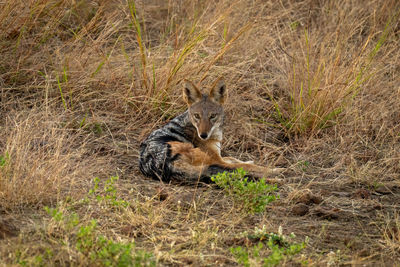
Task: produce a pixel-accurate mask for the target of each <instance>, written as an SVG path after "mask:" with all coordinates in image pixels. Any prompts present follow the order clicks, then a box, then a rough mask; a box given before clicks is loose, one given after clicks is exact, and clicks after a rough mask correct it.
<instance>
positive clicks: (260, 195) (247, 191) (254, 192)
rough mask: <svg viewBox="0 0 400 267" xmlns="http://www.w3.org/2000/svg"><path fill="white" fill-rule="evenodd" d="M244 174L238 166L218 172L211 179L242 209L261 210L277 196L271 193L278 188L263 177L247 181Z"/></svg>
mask: <svg viewBox="0 0 400 267" xmlns="http://www.w3.org/2000/svg"><path fill="white" fill-rule="evenodd" d="M246 174H247V173H246V172H245V171H244V170H243V169H242V168H240V169H237V170H235V171H233V172H223V173H218V174H217V175H214V176H212V177H211V180H212V181H213V182H215V183H216V184H217V185H218V186H219V187H221V188H222V189H224V191H225V193H226V194H227V195H229V196H231V197H232V198H233V200H234V201H235V202H236V203H238V204H240V205H242V207H243V209H245V210H247V211H249V212H250V213H258V212H263V211H264V210H265V208H266V206H267V205H268V204H269V203H271V202H272V201H274V200H276V199H277V198H279V195H275V194H273V192H274V191H276V190H277V189H278V188H277V186H276V185H270V184H267V183H266V182H265V179H264V178H262V179H260V180H258V181H249V178H248V177H246Z"/></svg>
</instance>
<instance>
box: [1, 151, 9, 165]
mask: <svg viewBox="0 0 400 267" xmlns="http://www.w3.org/2000/svg"><path fill="white" fill-rule="evenodd" d="M9 161H10V155H9V154H8V152H7V151H6V152H5V153H4V155H3V156H0V168H2V167H4V166H6V164H7V162H9Z"/></svg>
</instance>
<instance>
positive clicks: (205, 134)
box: [200, 133, 208, 139]
mask: <svg viewBox="0 0 400 267" xmlns="http://www.w3.org/2000/svg"><path fill="white" fill-rule="evenodd" d="M207 136H208V135H207V133H201V134H200V137H201V138H202V139H206V138H207Z"/></svg>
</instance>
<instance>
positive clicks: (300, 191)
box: [0, 0, 400, 266]
mask: <svg viewBox="0 0 400 267" xmlns="http://www.w3.org/2000/svg"><path fill="white" fill-rule="evenodd" d="M399 20H400V5H399V3H398V1H395V0H393V1H383V2H382V1H374V0H372V1H361V0H360V1H312V0H308V1H297V2H296V1H248V0H235V1H225V0H221V1H186V0H180V1H161V0H151V1H133V0H129V1H122V0H115V1H69V0H59V1H52V0H40V1H29V3H26V2H24V1H12V0H5V1H2V2H1V3H0V52H1V55H2V60H1V61H0V113H1V114H2V116H0V258H1V259H2V261H3V262H1V263H0V265H1V264H3V265H18V264H28V265H41V264H45V263H46V264H48V265H57V266H58V265H68V266H69V265H89V264H90V263H91V260H90V255H89V254H90V250H88V251H80V250H79V249H78V248H77V243H79V240H80V239H79V231H80V230H82V229H83V228H84V227H87V226H88V225H90V221H91V220H93V219H95V220H96V221H97V226H96V228H95V230H93V233H92V234H93V235H92V236H90V237H87V238H88V239H90V238H95V237H96V236H99V235H102V236H105V237H106V238H107V239H108V240H112V242H115V243H118V244H127V243H129V242H133V241H134V243H135V249H134V252H132V253H134V254H135V255H141V254H140V253H142V252H143V251H146V252H148V253H151V254H152V255H153V259H154V260H155V261H156V262H157V264H159V265H188V264H193V265H196V266H197V265H232V264H236V263H237V262H236V259H235V257H234V256H233V255H232V253H231V252H230V250H229V249H230V248H231V247H236V246H243V247H251V246H253V245H254V243H252V241H251V240H249V239H247V238H245V237H244V236H245V235H244V234H243V232H247V233H251V232H253V231H254V227H257V228H259V229H261V228H262V227H263V225H264V226H265V229H266V230H267V231H268V232H277V231H278V228H279V226H282V228H283V230H284V233H287V234H288V233H290V232H294V233H295V234H296V236H297V238H296V239H297V241H299V242H300V241H302V240H304V238H305V237H306V236H309V238H310V241H309V243H308V245H307V247H306V249H305V250H304V251H302V255H300V256H299V255H297V256H296V257H294V258H293V259H290V260H289V259H287V260H288V261H285V262H282V264H286V265H292V264H299V263H303V264H309V265H325V264H337V265H343V264H349V265H350V264H353V265H356V264H361V263H363V264H370V265H376V264H381V265H390V264H393V263H395V262H398V261H399V260H400V250H399V247H400V243H399V214H398V212H396V210H398V208H399V204H398V203H400V198H399V195H400V180H399V173H400V142H399V141H400V126H399V125H400V104H399V103H400V87H399V86H400V80H399V78H398V77H400V67H399V62H400V52H399V42H400V24H399ZM220 76H223V77H224V78H225V80H226V81H227V84H228V90H229V92H228V94H229V97H228V101H227V104H226V107H225V108H226V112H227V123H226V125H225V141H224V151H223V153H224V154H226V155H233V156H235V157H238V158H241V159H243V160H248V159H250V160H255V161H257V162H259V163H260V164H264V165H272V166H277V167H284V168H286V169H287V171H286V172H285V173H284V174H282V177H281V178H282V179H283V180H284V183H283V184H282V185H280V186H279V194H280V195H281V198H280V200H278V201H276V202H274V203H272V204H270V206H268V208H267V210H266V211H265V212H263V213H261V214H256V215H249V214H246V213H244V212H243V210H241V209H240V208H238V207H236V206H235V204H234V203H233V202H232V200H231V199H230V198H229V197H226V196H224V195H223V192H222V190H219V189H217V188H215V187H213V186H212V185H206V186H200V187H185V186H180V185H174V184H161V183H159V182H157V181H152V180H149V179H147V178H145V177H143V176H142V175H141V173H140V172H139V170H138V167H137V158H138V148H139V143H140V141H141V140H142V139H143V138H144V137H145V136H146V135H147V134H148V133H150V132H151V131H152V130H154V129H155V128H157V127H159V126H160V125H162V124H163V123H164V122H165V121H167V120H169V119H170V118H172V117H174V116H175V115H177V114H179V113H180V112H181V111H183V110H184V108H185V107H184V105H183V101H182V100H181V87H180V81H181V80H182V79H183V78H190V79H191V80H194V81H197V82H199V83H200V84H202V85H204V86H207V84H209V82H210V81H213V80H214V79H215V78H217V77H220ZM113 175H118V176H119V177H120V179H119V180H116V181H114V184H113V185H112V187H111V189H110V187H108V188H109V189H110V190H111V191H107V190H104V188H103V186H104V185H105V184H107V182H106V181H107V179H109V178H110V177H111V176H113ZM95 177H99V179H100V184H99V188H98V189H97V191H96V192H97V193H95V194H89V193H88V192H89V190H90V189H93V186H94V185H93V179H94V178H95ZM108 181H109V183H110V180H108ZM110 192H114V193H115V195H112V194H111V193H110ZM110 194H111V195H110ZM96 196H103V197H104V196H110V197H109V198H102V199H100V200H98V199H97V198H96ZM122 200H123V201H126V202H127V203H128V207H125V206H124V205H122V204H121V203H125V202H119V201H122ZM44 206H49V207H51V208H53V209H56V210H58V211H60V212H61V213H62V214H63V216H62V219H60V220H57V219H55V218H51V216H50V215H49V214H48V213H47V212H46V211H44ZM74 218H75V219H76V218H79V219H77V222H76V223H75V222H72V221H74V220H75V219H74ZM93 240H95V239H93ZM91 249H92V250H93V251H95V250H96V249H97V248H96V247H95V245H94V246H93V247H91ZM267 252H268V250H266V251H264V252H263V253H265V254H267ZM252 262H257V261H252ZM92 263H93V262H92ZM96 264H99V265H101V264H104V262H103V263H101V261H100V260H99V261H97V262H96Z"/></svg>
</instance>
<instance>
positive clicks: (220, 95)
mask: <svg viewBox="0 0 400 267" xmlns="http://www.w3.org/2000/svg"><path fill="white" fill-rule="evenodd" d="M209 97H211V98H212V99H214V100H215V101H217V102H219V103H220V104H223V103H224V101H225V97H226V85H225V82H224V80H223V79H222V78H219V79H218V80H216V81H215V83H214V85H213V86H212V87H211V90H210V93H209Z"/></svg>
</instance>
